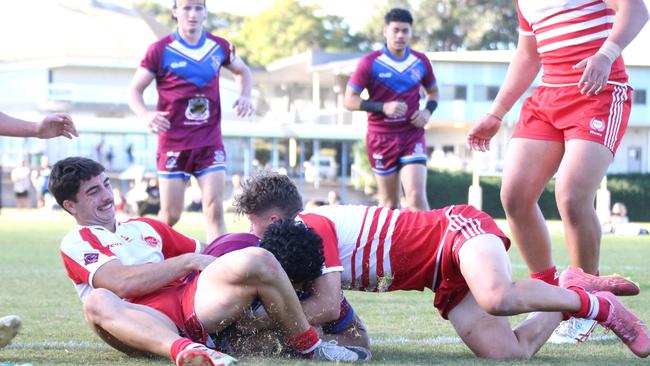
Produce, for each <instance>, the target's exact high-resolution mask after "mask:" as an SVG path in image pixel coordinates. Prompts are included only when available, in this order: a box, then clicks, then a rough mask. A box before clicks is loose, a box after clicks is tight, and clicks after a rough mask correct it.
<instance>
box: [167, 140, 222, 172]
mask: <svg viewBox="0 0 650 366" xmlns="http://www.w3.org/2000/svg"><path fill="white" fill-rule="evenodd" d="M156 160H157V165H158V176H159V177H160V178H183V179H185V180H188V179H190V176H191V175H194V176H196V177H200V176H202V175H204V174H207V173H210V172H213V171H216V170H226V150H224V148H223V145H214V146H205V147H197V148H194V149H187V150H181V151H164V150H158V153H157V156H156Z"/></svg>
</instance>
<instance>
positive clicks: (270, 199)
mask: <svg viewBox="0 0 650 366" xmlns="http://www.w3.org/2000/svg"><path fill="white" fill-rule="evenodd" d="M233 206H235V211H236V212H237V213H239V214H244V215H250V214H260V213H262V212H265V211H267V210H269V209H273V208H275V209H279V210H280V211H282V218H285V219H292V218H294V217H295V216H296V215H297V214H298V212H300V211H301V210H302V196H300V192H298V187H296V185H295V184H293V182H292V181H291V178H289V177H287V176H286V175H282V174H279V173H276V172H273V171H269V170H265V171H262V172H259V173H257V174H255V175H254V176H252V177H250V178H248V179H246V180H245V181H244V182H242V192H241V194H239V195H238V196H237V197H235V201H234V202H233Z"/></svg>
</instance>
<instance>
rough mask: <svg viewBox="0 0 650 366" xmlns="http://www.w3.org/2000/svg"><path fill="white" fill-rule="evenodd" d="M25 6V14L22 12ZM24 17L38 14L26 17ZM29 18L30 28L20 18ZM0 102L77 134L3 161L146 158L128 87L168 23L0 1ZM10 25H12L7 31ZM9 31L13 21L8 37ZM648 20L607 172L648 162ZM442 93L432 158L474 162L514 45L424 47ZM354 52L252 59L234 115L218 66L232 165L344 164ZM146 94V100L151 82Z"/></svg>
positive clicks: (20, 147) (649, 166)
mask: <svg viewBox="0 0 650 366" xmlns="http://www.w3.org/2000/svg"><path fill="white" fill-rule="evenodd" d="M16 14H29V22H28V24H27V25H26V23H25V19H24V17H21V16H16ZM33 25H38V26H37V27H34V26H33ZM26 27H34V28H33V29H32V28H26ZM0 30H2V32H3V34H5V35H9V36H6V37H3V47H2V48H1V49H0V85H2V88H0V110H2V111H4V112H6V113H9V114H11V115H15V116H17V117H21V118H25V119H30V120H36V119H39V118H42V117H43V116H44V115H45V114H47V113H50V112H53V111H68V112H70V113H71V114H72V116H73V118H74V120H75V122H76V124H77V125H78V127H79V131H80V133H81V138H79V139H76V140H73V141H71V142H68V141H67V140H65V139H56V140H50V141H41V140H36V139H8V138H0V154H1V156H2V160H1V161H0V163H1V164H2V165H4V166H11V165H13V164H15V163H16V162H17V161H18V160H19V158H20V155H21V154H23V153H24V152H25V151H27V152H29V153H32V154H39V153H47V154H49V155H50V158H51V160H52V161H56V160H58V159H60V158H63V157H65V156H69V155H84V156H89V157H93V158H96V157H97V147H98V146H99V145H100V144H101V142H102V141H103V142H104V143H103V144H101V149H102V151H101V153H102V156H101V158H103V157H105V154H106V153H107V152H108V150H109V149H111V148H112V149H113V154H114V157H115V158H114V161H113V167H112V168H113V169H116V170H121V169H124V168H125V167H126V165H127V161H126V152H125V150H126V147H127V146H129V145H130V144H132V145H133V151H134V155H135V158H136V163H138V164H141V165H145V166H146V167H147V169H149V170H154V169H155V162H154V156H155V149H156V138H155V136H154V135H153V134H151V133H149V131H148V130H147V129H146V128H145V125H144V122H143V121H141V120H139V119H137V118H136V117H135V116H134V115H133V114H132V113H131V112H130V111H129V109H128V106H127V86H128V84H129V81H130V79H131V77H132V75H133V72H134V70H135V68H136V67H137V66H138V64H139V61H140V59H141V58H142V56H143V55H144V52H145V50H146V48H147V46H148V45H149V44H151V43H152V42H154V41H155V40H157V39H159V38H160V37H162V36H163V35H165V34H167V33H169V30H168V29H165V28H164V27H161V26H160V25H159V24H158V23H156V22H155V21H154V20H153V19H150V18H149V17H148V16H147V15H145V14H140V13H139V12H137V11H135V10H133V9H131V8H124V7H120V6H116V5H111V4H109V3H103V2H101V1H98V0H94V1H92V0H86V1H84V0H52V1H46V0H41V1H37V0H33V1H12V2H8V3H6V4H3V11H2V12H0ZM16 30H18V31H16ZM12 32H20V35H19V36H15V37H11V36H10V35H11V34H12ZM647 44H650V29H648V27H646V30H645V33H644V34H643V35H642V36H640V37H639V38H638V39H637V40H635V42H634V43H633V45H631V46H630V47H628V49H626V52H625V57H626V61H627V64H628V71H629V74H630V80H631V84H632V85H633V86H634V87H635V91H634V97H633V109H632V115H631V118H630V126H629V128H628V132H627V134H626V135H625V138H624V139H623V142H622V144H621V146H620V148H619V153H618V154H617V156H616V158H615V160H614V163H613V164H612V165H611V167H610V172H612V173H621V172H650V107H649V106H648V101H647V89H648V87H649V86H650V62H649V61H647V59H646V58H645V57H644V56H643V55H642V53H643V52H642V50H643V47H646V45H647ZM428 55H429V57H430V59H431V60H432V62H433V67H434V71H435V73H436V76H437V79H438V84H439V87H440V90H441V100H440V104H439V108H438V110H437V111H436V112H435V113H434V116H433V118H432V120H431V121H430V123H429V124H428V126H427V142H428V145H429V152H430V153H431V154H432V156H433V159H432V160H431V162H430V163H431V164H432V165H434V166H444V167H452V168H459V169H466V170H469V169H471V165H472V164H471V162H472V156H471V154H470V153H469V152H468V151H467V149H466V148H465V134H466V133H467V131H468V130H469V128H470V127H471V125H472V124H473V123H474V122H475V121H476V120H477V119H479V118H480V117H481V116H482V115H483V114H484V113H485V112H486V111H487V110H488V109H489V106H490V104H491V100H492V99H493V98H494V96H495V95H496V93H497V91H498V89H499V86H500V84H501V83H502V81H503V79H504V76H505V73H506V69H507V66H508V63H509V61H510V59H511V57H512V55H513V52H512V51H475V52H439V53H429V54H428ZM360 56H361V55H360V54H330V53H325V52H319V51H311V52H307V53H304V54H300V55H296V56H293V57H289V58H286V59H282V60H278V61H276V62H274V63H272V64H270V65H269V66H268V67H267V68H266V70H255V71H254V80H255V86H256V88H257V90H259V94H256V99H257V105H258V110H259V111H260V115H258V116H257V117H255V118H253V119H249V120H242V119H239V118H237V117H236V116H235V115H234V113H233V111H232V109H231V108H230V105H232V103H233V102H234V100H235V99H236V97H237V95H238V92H239V91H238V89H237V86H236V85H235V84H234V82H232V81H231V79H230V78H229V72H228V71H225V72H224V73H223V74H222V75H223V76H224V77H223V78H222V81H221V86H222V90H221V94H222V105H223V111H224V116H223V122H222V123H223V126H222V129H223V134H224V139H225V143H226V150H227V153H228V160H229V166H230V167H231V171H241V172H243V173H244V174H248V173H250V171H251V169H253V163H254V161H256V160H257V161H258V162H259V163H260V164H261V165H265V164H268V165H269V166H271V167H274V168H286V169H288V170H290V171H292V170H293V171H294V172H296V173H301V172H302V166H303V162H304V161H307V160H309V159H310V157H311V156H312V155H319V154H325V155H328V154H329V155H335V156H336V160H337V162H338V165H339V166H340V167H341V171H340V175H342V176H348V175H349V174H350V168H349V167H350V163H351V162H353V161H355V160H357V161H358V160H359V157H358V156H357V157H356V158H354V157H352V156H353V155H354V154H353V153H352V152H353V151H356V152H357V153H358V151H359V149H354V148H353V146H354V145H355V144H356V143H357V142H360V141H362V140H363V138H364V136H365V120H366V116H365V113H363V112H355V113H351V112H348V111H346V110H345V109H344V107H343V102H342V100H343V92H344V90H345V85H346V83H347V80H348V78H349V75H350V74H351V73H352V71H353V70H354V69H355V67H356V64H357V62H358V59H359V57H360ZM152 89H153V88H150V89H149V90H148V92H147V95H146V100H147V102H148V104H150V105H151V107H152V108H154V105H155V91H153V90H152ZM520 103H521V101H519V102H518V104H517V105H515V107H514V108H513V110H512V112H511V113H509V114H508V116H507V117H506V124H505V126H504V127H503V128H502V130H501V132H500V133H499V135H498V136H497V138H496V139H495V141H494V142H493V147H492V150H491V152H490V153H489V154H477V160H476V161H477V163H478V164H479V166H480V167H481V168H482V170H483V171H484V172H488V173H498V172H499V171H500V169H501V166H502V160H503V157H504V152H505V148H506V145H507V142H508V140H509V136H510V134H511V132H512V127H513V126H514V123H515V122H516V120H517V115H518V110H519V108H520V105H521V104H520Z"/></svg>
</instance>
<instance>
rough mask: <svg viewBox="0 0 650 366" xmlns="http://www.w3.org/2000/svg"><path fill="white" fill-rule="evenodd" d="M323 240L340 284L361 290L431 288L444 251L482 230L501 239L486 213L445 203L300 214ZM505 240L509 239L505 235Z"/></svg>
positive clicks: (325, 209)
mask: <svg viewBox="0 0 650 366" xmlns="http://www.w3.org/2000/svg"><path fill="white" fill-rule="evenodd" d="M297 220H301V221H303V222H304V223H305V224H306V225H307V226H309V227H310V228H312V229H313V230H314V231H316V232H317V233H318V234H319V235H320V236H321V237H322V238H323V247H324V254H325V261H326V263H327V262H328V260H329V261H330V262H334V261H335V260H334V259H331V258H328V257H331V256H334V255H337V258H336V259H338V260H340V265H342V266H343V272H342V275H341V281H342V283H341V285H342V287H343V288H348V289H355V290H364V291H395V290H420V291H421V290H424V288H430V289H434V288H435V283H436V274H437V273H438V268H439V266H440V263H441V261H443V260H451V259H453V258H451V255H449V257H450V258H443V248H444V247H448V250H446V251H444V252H447V253H453V252H455V251H454V250H453V248H454V247H456V246H457V245H462V243H464V242H465V241H466V240H467V239H469V238H472V237H474V236H476V235H480V234H485V233H494V234H496V235H498V236H500V237H504V236H503V233H501V231H500V230H499V229H498V227H496V225H495V224H494V221H493V220H492V218H490V216H488V215H487V214H486V213H484V212H482V211H479V210H477V209H475V208H474V207H472V206H464V205H461V206H449V207H445V208H442V209H439V210H431V211H427V212H411V211H400V210H391V209H387V208H382V207H367V206H321V207H317V208H315V209H313V210H310V211H305V212H303V213H301V214H300V215H299V216H298V218H297ZM506 240H507V239H506Z"/></svg>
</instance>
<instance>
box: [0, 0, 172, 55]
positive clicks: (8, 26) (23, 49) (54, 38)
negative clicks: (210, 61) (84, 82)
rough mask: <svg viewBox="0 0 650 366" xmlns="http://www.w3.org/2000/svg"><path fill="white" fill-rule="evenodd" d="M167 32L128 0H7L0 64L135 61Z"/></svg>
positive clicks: (1, 19) (0, 15) (1, 17)
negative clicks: (117, 1)
mask: <svg viewBox="0 0 650 366" xmlns="http://www.w3.org/2000/svg"><path fill="white" fill-rule="evenodd" d="M169 31H170V30H169V29H166V28H165V27H164V26H162V25H161V24H159V23H157V22H156V21H155V20H153V19H152V18H151V17H150V16H149V15H147V14H142V13H141V12H139V11H138V10H135V9H134V8H132V7H131V6H129V5H128V4H126V5H117V4H115V3H114V2H108V1H100V0H21V1H7V2H3V4H2V11H1V12H0V32H1V33H2V34H3V35H4V36H3V39H2V47H1V48H0V63H7V62H21V61H46V60H57V62H58V63H61V62H62V60H75V62H79V60H89V61H90V60H93V61H92V62H95V63H97V62H98V60H106V61H107V62H109V63H113V62H115V61H119V62H125V61H126V62H131V63H134V62H135V63H137V62H138V61H139V60H140V59H142V57H143V55H144V52H145V50H146V49H147V47H148V46H149V45H150V44H151V43H153V42H155V41H156V40H157V39H159V38H161V37H162V36H163V35H164V34H166V33H169ZM11 35H13V36H11Z"/></svg>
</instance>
